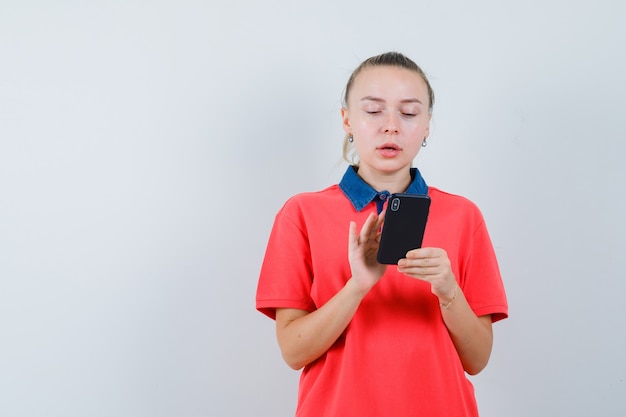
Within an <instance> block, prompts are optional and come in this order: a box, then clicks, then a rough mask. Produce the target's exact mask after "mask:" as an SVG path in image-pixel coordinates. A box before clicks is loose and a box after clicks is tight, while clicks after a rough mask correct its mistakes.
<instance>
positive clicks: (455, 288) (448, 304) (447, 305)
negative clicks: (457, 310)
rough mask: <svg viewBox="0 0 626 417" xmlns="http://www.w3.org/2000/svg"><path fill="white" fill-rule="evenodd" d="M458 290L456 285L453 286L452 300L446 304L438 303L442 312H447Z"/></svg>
mask: <svg viewBox="0 0 626 417" xmlns="http://www.w3.org/2000/svg"><path fill="white" fill-rule="evenodd" d="M458 289H459V286H458V285H457V284H454V295H453V296H452V300H450V301H449V302H448V303H447V304H444V303H439V305H440V306H441V308H443V309H444V310H447V309H448V307H450V305H451V304H452V302H453V301H454V299H455V298H456V293H457V292H458Z"/></svg>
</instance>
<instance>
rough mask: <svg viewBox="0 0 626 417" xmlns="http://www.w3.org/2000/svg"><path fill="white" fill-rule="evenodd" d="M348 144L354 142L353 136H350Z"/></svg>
mask: <svg viewBox="0 0 626 417" xmlns="http://www.w3.org/2000/svg"><path fill="white" fill-rule="evenodd" d="M348 142H350V143H352V142H354V137H353V136H352V135H348Z"/></svg>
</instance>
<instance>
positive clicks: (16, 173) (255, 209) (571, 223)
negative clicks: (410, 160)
mask: <svg viewBox="0 0 626 417" xmlns="http://www.w3.org/2000/svg"><path fill="white" fill-rule="evenodd" d="M624 21H626V3H625V2H623V1H621V0H613V1H611V0H599V1H594V2H589V1H565V0H542V1H532V0H530V1H496V0H493V1H486V0H477V1H473V2H467V1H462V0H441V1H436V2H435V1H406V0H404V1H393V0H390V1H387V2H373V1H367V0H361V1H356V0H346V1H326V0H320V1H308V2H298V1H287V0H278V1H272V0H268V1H264V2H257V1H252V0H247V1H246V0H243V1H237V0H234V1H222V2H219V1H215V0H212V1H208V2H207V1H194V0H177V1H172V0H169V1H165V0H157V1H140V0H131V1H117V0H106V1H104V0H100V1H97V0H96V1H78V0H76V1H70V0H55V1H33V0H20V1H17V0H0V415H2V416H11V417H26V416H28V417H31V416H32V417H35V416H46V417H56V416H59V417H60V416H63V417H85V416H90V417H100V416H102V417H105V416H106V417H110V416H116V417H126V416H128V417H131V416H132V417H134V416H138V417H143V416H146V417H148V416H149V417H182V416H190V417H192V416H216V417H222V416H224V417H229V416H257V417H261V416H267V417H269V416H291V415H293V412H294V409H295V403H296V393H297V381H298V372H295V371H292V370H291V369H289V368H288V367H287V365H285V364H284V363H283V361H282V359H281V357H280V352H279V350H278V347H277V344H276V341H275V335H274V323H273V322H272V321H271V320H269V319H267V318H266V317H264V316H262V315H261V314H260V313H258V312H256V311H255V307H254V296H255V290H256V281H257V277H258V271H259V268H260V264H261V261H262V258H263V253H264V249H265V244H266V242H267V238H268V235H269V231H270V228H271V225H272V222H273V219H274V215H275V213H276V212H277V210H278V209H279V208H280V207H281V205H282V204H283V203H284V201H285V200H286V199H287V198H288V197H289V196H291V195H293V194H295V193H298V192H302V191H312V190H318V189H321V188H323V187H326V186H328V185H330V184H333V183H336V182H337V181H338V180H339V179H340V178H341V175H342V174H343V171H344V169H345V166H346V165H345V163H343V162H342V161H341V141H342V138H343V131H342V130H341V122H340V117H339V110H340V106H341V100H340V99H341V95H342V92H343V88H344V85H345V82H346V81H347V79H348V77H349V75H350V73H351V71H352V70H353V69H354V68H355V67H356V66H357V65H358V64H359V63H360V62H361V61H362V60H363V59H365V58H367V57H369V56H372V55H375V54H378V53H381V52H385V51H388V50H397V51H401V52H403V53H405V54H407V55H408V56H410V57H411V58H413V59H414V60H415V61H416V62H417V63H418V64H420V65H421V66H422V67H423V69H424V71H425V72H426V73H427V74H428V76H429V77H430V80H431V83H432V85H433V88H434V90H435V94H436V103H435V109H434V116H433V121H432V134H431V137H430V138H429V145H428V147H427V148H425V149H424V150H423V152H421V153H420V155H419V156H418V158H417V159H416V161H415V164H416V165H417V166H418V167H420V169H421V170H422V172H423V174H424V176H425V178H426V181H427V182H428V183H429V184H431V185H434V186H437V187H438V188H441V189H444V190H446V191H449V192H452V193H457V194H461V195H464V196H466V197H468V198H470V199H472V200H473V201H474V202H476V203H477V204H478V205H479V207H480V208H481V210H482V211H483V214H484V216H485V218H486V220H487V224H488V227H489V230H490V233H491V236H492V239H493V242H494V245H495V247H496V251H497V255H498V258H499V261H500V266H501V270H502V274H503V278H504V281H505V286H506V289H507V292H508V297H509V302H510V318H509V319H508V320H505V321H503V322H499V323H497V324H496V325H495V326H494V332H495V345H494V351H493V355H492V358H491V362H490V364H489V366H488V367H487V368H486V370H485V371H483V372H482V373H481V374H480V375H478V376H476V377H472V378H471V379H472V381H473V383H474V384H475V386H476V393H477V397H478V402H479V408H480V410H481V412H482V416H484V417H499V416H508V417H518V416H529V415H531V416H558V415H561V416H590V415H596V416H606V417H610V416H615V417H618V416H624V415H626V384H625V382H624V378H625V377H626V360H625V359H624V351H626V320H625V318H626V314H625V313H624V311H625V308H626V307H625V306H626V302H625V294H626V280H625V278H626V274H625V272H624V267H623V259H624V253H625V252H626V244H625V240H626V226H625V225H626V223H625V221H624V213H625V212H626V203H625V198H624V190H626V175H625V169H624V154H625V153H626V145H625V143H626V117H625V116H624V115H625V114H626V82H625V81H624V74H625V73H626V54H625V52H624V51H625V49H624V40H625V39H626V25H624ZM364 377H367V376H364Z"/></svg>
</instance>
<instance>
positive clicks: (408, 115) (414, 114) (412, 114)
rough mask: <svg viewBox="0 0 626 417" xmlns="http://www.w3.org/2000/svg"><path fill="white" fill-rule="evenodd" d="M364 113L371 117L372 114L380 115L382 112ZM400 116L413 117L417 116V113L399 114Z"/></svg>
mask: <svg viewBox="0 0 626 417" xmlns="http://www.w3.org/2000/svg"><path fill="white" fill-rule="evenodd" d="M365 113H367V114H372V115H373V114H379V113H382V112H381V111H366V112H365ZM401 114H402V116H404V117H415V116H417V113H401Z"/></svg>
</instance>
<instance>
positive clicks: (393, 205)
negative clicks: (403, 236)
mask: <svg viewBox="0 0 626 417" xmlns="http://www.w3.org/2000/svg"><path fill="white" fill-rule="evenodd" d="M399 208H400V199H399V198H394V199H392V200H391V211H398V209H399Z"/></svg>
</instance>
